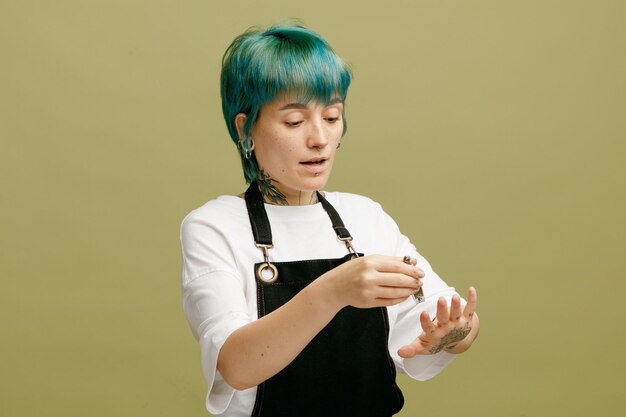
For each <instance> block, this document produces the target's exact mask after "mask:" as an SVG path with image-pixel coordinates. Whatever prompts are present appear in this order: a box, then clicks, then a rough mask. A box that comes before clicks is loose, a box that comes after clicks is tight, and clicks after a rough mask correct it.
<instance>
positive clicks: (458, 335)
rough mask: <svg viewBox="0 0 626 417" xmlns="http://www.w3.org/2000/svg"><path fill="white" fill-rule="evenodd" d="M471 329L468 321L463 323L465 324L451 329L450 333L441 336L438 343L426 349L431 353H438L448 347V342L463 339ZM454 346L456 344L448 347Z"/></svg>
mask: <svg viewBox="0 0 626 417" xmlns="http://www.w3.org/2000/svg"><path fill="white" fill-rule="evenodd" d="M471 330H472V327H471V326H470V324H469V322H468V323H465V326H463V327H461V328H460V329H453V330H452V331H451V332H450V333H448V334H447V335H445V336H444V337H442V338H441V340H440V341H439V343H437V344H436V345H435V346H433V347H431V348H430V349H429V350H428V351H429V352H430V353H432V354H435V353H439V352H441V351H442V350H443V349H445V348H446V347H448V345H449V344H450V343H454V342H458V341H459V340H463V339H465V336H467V335H468V334H469V332H470V331H471ZM454 346H456V345H453V346H450V347H454Z"/></svg>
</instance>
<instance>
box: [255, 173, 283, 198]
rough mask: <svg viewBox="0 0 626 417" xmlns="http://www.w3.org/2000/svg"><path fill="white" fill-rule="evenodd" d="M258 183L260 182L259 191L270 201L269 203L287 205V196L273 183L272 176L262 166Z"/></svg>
mask: <svg viewBox="0 0 626 417" xmlns="http://www.w3.org/2000/svg"><path fill="white" fill-rule="evenodd" d="M257 183H258V184H259V191H261V194H263V196H264V197H265V199H266V200H267V201H268V203H271V204H276V205H279V206H286V205H288V204H289V203H287V198H286V197H285V195H284V194H283V193H281V192H280V191H278V189H277V188H276V187H275V186H274V184H272V178H270V176H269V175H267V173H266V172H265V171H263V169H262V168H259V175H258V177H257Z"/></svg>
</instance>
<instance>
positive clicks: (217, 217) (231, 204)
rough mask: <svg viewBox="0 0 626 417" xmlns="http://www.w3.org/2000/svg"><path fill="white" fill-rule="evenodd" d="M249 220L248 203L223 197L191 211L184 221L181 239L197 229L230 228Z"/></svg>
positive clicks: (237, 198)
mask: <svg viewBox="0 0 626 417" xmlns="http://www.w3.org/2000/svg"><path fill="white" fill-rule="evenodd" d="M247 218H248V214H247V210H246V203H245V201H244V200H243V199H241V198H239V197H236V196H230V195H223V196H219V197H217V198H215V199H213V200H209V201H207V202H206V203H204V204H203V205H202V206H200V207H198V208H196V209H193V210H191V211H190V212H189V213H188V214H187V215H186V216H185V217H184V218H183V220H182V222H181V226H180V231H181V237H182V236H183V235H185V234H186V233H189V232H190V231H192V230H193V229H195V228H197V227H202V228H206V227H208V228H212V229H213V228H229V225H236V224H240V223H241V220H242V219H243V220H246V219H247Z"/></svg>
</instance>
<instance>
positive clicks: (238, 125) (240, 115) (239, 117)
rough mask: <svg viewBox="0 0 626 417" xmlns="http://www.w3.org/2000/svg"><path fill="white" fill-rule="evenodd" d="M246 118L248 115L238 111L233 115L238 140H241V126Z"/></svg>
mask: <svg viewBox="0 0 626 417" xmlns="http://www.w3.org/2000/svg"><path fill="white" fill-rule="evenodd" d="M246 120H248V116H246V114H245V113H238V114H237V116H235V127H236V128H237V136H239V142H241V141H242V140H243V136H244V135H243V127H244V126H245V124H246Z"/></svg>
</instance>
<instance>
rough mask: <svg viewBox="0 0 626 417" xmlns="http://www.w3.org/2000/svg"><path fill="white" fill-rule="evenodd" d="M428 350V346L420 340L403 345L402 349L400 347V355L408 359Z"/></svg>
mask: <svg viewBox="0 0 626 417" xmlns="http://www.w3.org/2000/svg"><path fill="white" fill-rule="evenodd" d="M427 352H428V351H427V350H426V347H425V346H423V345H422V344H421V343H419V341H418V340H416V341H415V342H413V343H411V344H408V345H406V346H402V347H401V348H400V349H398V355H399V356H400V357H401V358H406V359H409V358H412V357H414V356H415V355H424V354H426V353H427Z"/></svg>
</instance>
